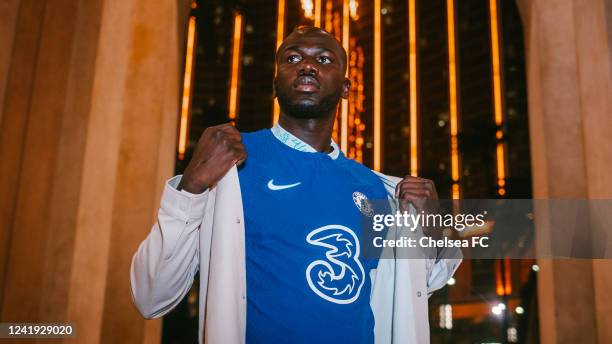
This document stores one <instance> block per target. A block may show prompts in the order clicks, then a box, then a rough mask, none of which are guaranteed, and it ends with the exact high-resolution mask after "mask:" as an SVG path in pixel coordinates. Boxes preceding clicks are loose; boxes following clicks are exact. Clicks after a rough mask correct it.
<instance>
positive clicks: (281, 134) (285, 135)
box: [270, 123, 340, 160]
mask: <svg viewBox="0 0 612 344" xmlns="http://www.w3.org/2000/svg"><path fill="white" fill-rule="evenodd" d="M270 130H271V131H272V134H273V135H274V137H276V138H277V139H278V140H279V141H280V142H282V143H284V144H286V145H287V146H289V147H291V148H293V149H296V150H299V151H301V152H309V153H316V152H317V150H316V149H314V148H312V146H311V145H309V144H308V143H306V142H304V141H302V140H300V139H299V138H297V137H296V136H295V135H293V134H291V133H290V132H288V131H287V130H285V128H283V127H281V126H280V124H278V123H276V124H275V125H274V126H273V127H272V128H271V129H270ZM331 146H332V148H333V150H332V151H331V153H329V154H328V155H329V157H330V158H332V159H334V160H336V159H337V158H338V156H339V155H340V147H338V145H337V144H336V142H334V140H333V139H332V140H331Z"/></svg>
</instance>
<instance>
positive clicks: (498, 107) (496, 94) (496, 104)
mask: <svg viewBox="0 0 612 344" xmlns="http://www.w3.org/2000/svg"><path fill="white" fill-rule="evenodd" d="M489 11H490V20H491V25H490V26H491V59H492V61H491V64H492V66H493V111H494V113H495V125H496V126H497V128H498V129H497V132H496V133H495V138H496V139H497V151H496V155H497V156H496V159H497V186H498V188H497V193H498V194H499V195H500V196H504V195H505V194H506V166H505V165H506V162H505V159H506V155H505V153H504V144H503V142H501V140H502V139H503V138H504V132H503V129H502V125H503V123H504V113H503V107H502V89H501V88H502V84H501V83H502V75H501V58H500V46H499V20H498V12H497V0H489Z"/></svg>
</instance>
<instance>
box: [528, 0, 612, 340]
mask: <svg viewBox="0 0 612 344" xmlns="http://www.w3.org/2000/svg"><path fill="white" fill-rule="evenodd" d="M606 3H608V4H607V6H610V4H609V1H608V0H589V1H582V0H542V1H529V0H518V4H519V8H520V11H521V15H522V17H523V22H524V30H525V42H526V50H527V59H528V61H527V70H528V90H529V125H530V134H531V135H530V136H531V157H532V168H533V180H534V198H542V199H546V198H589V199H605V198H607V199H610V198H612V185H611V184H610V181H609V174H610V171H612V135H610V132H611V130H612V118H611V116H610V113H611V112H610V110H612V109H611V107H610V104H611V102H610V99H612V97H611V95H612V92H611V91H612V88H611V80H612V79H611V75H612V73H611V72H612V70H611V64H610V61H612V59H611V47H610V44H609V43H610V40H609V37H610V33H611V31H610V29H611V27H612V25H611V24H612V22H610V19H611V18H610V16H607V15H606ZM548 215H549V216H553V215H551V214H548ZM589 217H590V218H589V219H588V221H589V222H590V223H597V222H602V221H609V215H607V214H602V213H600V212H597V211H591V212H590V214H589ZM537 221H538V222H537V223H536V225H537V226H538V227H537V229H538V233H537V234H538V237H540V238H545V237H547V236H550V235H554V233H552V232H547V231H548V230H549V227H547V226H540V225H541V224H542V223H545V222H552V218H545V219H538V220H537ZM607 230H608V231H612V230H611V229H609V228H608V229H607ZM542 231H544V232H542ZM610 234H612V233H609V234H608V236H609V237H610V236H611V235H610ZM539 264H540V267H541V269H540V273H539V279H538V295H539V312H540V314H539V315H540V319H539V321H540V332H541V339H542V342H543V343H605V342H606V340H608V339H609V338H612V332H611V331H612V306H610V304H609V301H608V300H609V298H608V297H607V296H608V295H609V290H610V288H611V287H612V264H610V262H609V261H592V260H540V261H539Z"/></svg>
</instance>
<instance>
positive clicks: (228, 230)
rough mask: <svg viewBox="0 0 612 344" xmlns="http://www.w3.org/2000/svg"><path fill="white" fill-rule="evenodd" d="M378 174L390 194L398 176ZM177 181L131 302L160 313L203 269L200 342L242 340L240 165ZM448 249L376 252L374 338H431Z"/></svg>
mask: <svg viewBox="0 0 612 344" xmlns="http://www.w3.org/2000/svg"><path fill="white" fill-rule="evenodd" d="M377 175H378V176H379V177H380V178H381V180H382V181H383V183H384V184H385V187H386V188H387V191H388V192H389V194H390V195H391V196H393V194H394V190H395V185H396V184H397V183H398V182H399V181H400V178H397V177H390V176H385V175H383V174H377ZM179 181H180V176H176V177H174V178H172V179H170V180H169V181H168V183H167V185H166V188H165V190H164V193H163V196H162V200H161V207H160V209H159V214H158V219H157V223H156V224H155V225H153V228H152V229H151V232H150V234H149V235H148V237H147V238H146V239H145V240H144V241H143V242H142V244H141V245H140V247H139V248H138V251H137V252H136V254H135V255H134V258H133V260H132V267H131V275H130V278H131V285H132V296H133V299H134V303H135V304H136V306H137V308H138V310H139V311H140V313H142V315H143V316H144V317H145V318H157V317H161V316H163V315H164V314H166V313H167V312H169V311H170V310H171V309H172V308H174V307H175V306H176V305H177V304H178V303H179V302H180V301H181V300H182V299H183V297H184V296H185V294H186V293H187V292H188V291H189V289H190V287H191V285H192V283H193V280H194V276H195V274H196V272H197V271H198V269H199V271H200V303H199V324H200V325H199V341H200V343H203V342H206V343H213V344H217V343H220V344H231V343H245V341H246V338H245V335H246V308H247V304H246V297H247V295H246V268H245V235H244V232H245V229H244V217H243V209H242V196H241V193H240V184H239V181H238V172H237V169H236V167H232V168H231V169H230V171H229V172H228V173H227V174H226V175H225V176H224V177H223V178H222V179H221V180H220V181H219V183H218V184H217V185H216V187H213V188H211V189H210V190H207V191H206V192H204V193H203V194H200V195H192V194H190V193H188V192H185V191H178V190H177V189H176V186H177V185H178V183H179ZM389 232H392V231H389ZM445 257H453V258H454V259H439V260H435V259H380V260H379V264H378V266H377V269H376V270H372V272H371V273H370V277H371V279H372V291H371V296H370V305H371V307H372V311H373V313H374V319H375V328H374V334H375V341H376V343H385V344H387V343H394V344H395V343H397V344H399V343H402V344H405V343H419V344H420V343H429V321H428V304H427V299H428V296H429V295H430V294H431V293H432V292H433V291H434V290H436V289H439V288H441V287H443V286H444V284H445V283H446V282H447V281H448V279H449V278H450V277H451V276H452V275H453V273H454V272H455V270H456V269H457V267H458V266H459V264H460V262H461V252H460V251H459V250H456V251H453V252H451V254H450V255H449V253H448V252H447V253H446V254H445ZM455 258H456V259H455ZM203 336H204V337H203Z"/></svg>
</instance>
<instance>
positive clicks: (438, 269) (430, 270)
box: [426, 248, 463, 297]
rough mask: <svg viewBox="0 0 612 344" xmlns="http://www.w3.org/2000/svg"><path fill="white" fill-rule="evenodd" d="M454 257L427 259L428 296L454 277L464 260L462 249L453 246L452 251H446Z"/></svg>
mask: <svg viewBox="0 0 612 344" xmlns="http://www.w3.org/2000/svg"><path fill="white" fill-rule="evenodd" d="M445 254H446V255H451V256H452V257H453V258H438V259H427V262H426V264H427V296H428V297H429V296H431V294H433V292H434V291H436V290H438V289H440V288H442V287H444V285H445V284H446V282H448V280H449V279H450V278H451V277H453V275H454V274H455V271H457V268H459V265H460V264H461V261H462V260H463V254H462V253H461V250H459V249H456V248H453V249H452V251H451V252H446V253H445Z"/></svg>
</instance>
